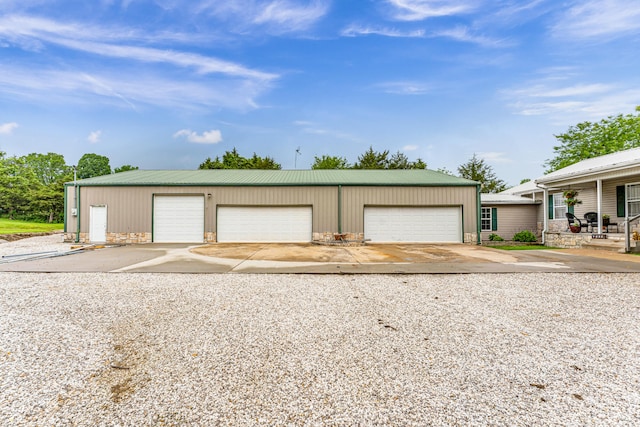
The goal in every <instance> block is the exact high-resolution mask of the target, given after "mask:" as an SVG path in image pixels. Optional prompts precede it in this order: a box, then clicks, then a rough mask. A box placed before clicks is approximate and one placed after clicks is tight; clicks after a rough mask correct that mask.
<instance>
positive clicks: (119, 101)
mask: <svg viewBox="0 0 640 427" xmlns="http://www.w3.org/2000/svg"><path fill="white" fill-rule="evenodd" d="M132 74H136V75H137V76H138V78H137V79H135V80H132V79H131V78H130V77H129V76H130V75H132ZM268 87H269V86H268V85H265V84H264V83H263V82H253V81H250V80H238V79H231V80H230V79H218V80H214V81H212V80H211V79H196V78H191V79H189V80H181V79H171V78H167V77H164V76H159V75H157V74H156V73H144V72H140V71H133V70H128V69H121V70H118V71H115V72H113V73H111V72H108V71H97V72H78V71H68V70H64V71H62V70H52V69H39V70H35V69H32V68H23V67H8V66H3V65H2V64H0V90H1V91H2V92H3V93H4V95H5V97H9V96H11V97H14V98H19V99H29V100H32V101H37V102H74V101H75V102H78V103H83V104H86V103H103V104H104V103H107V104H115V105H119V106H122V107H126V108H131V109H134V110H135V109H136V108H137V107H136V105H137V104H147V105H154V106H161V107H172V108H178V109H189V108H200V107H205V108H211V107H224V108H232V109H238V110H247V109H254V108H257V107H258V105H257V103H256V101H255V98H256V97H258V96H260V95H261V94H262V93H263V92H264V91H265V90H267V89H268ZM43 93H46V94H47V96H46V98H43V96H42V94H43Z"/></svg>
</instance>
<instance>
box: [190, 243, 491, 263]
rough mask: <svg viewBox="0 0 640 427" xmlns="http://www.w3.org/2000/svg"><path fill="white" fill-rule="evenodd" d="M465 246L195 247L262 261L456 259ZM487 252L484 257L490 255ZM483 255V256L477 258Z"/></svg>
mask: <svg viewBox="0 0 640 427" xmlns="http://www.w3.org/2000/svg"><path fill="white" fill-rule="evenodd" d="M461 246H465V247H466V245H450V246H449V245H424V244H404V245H402V244H386V245H375V244H368V245H366V246H338V245H335V246H323V245H312V244H308V243H299V244H285V243H272V244H266V243H262V244H260V243H240V244H233V243H214V244H209V245H205V246H200V247H197V248H194V249H192V252H194V253H197V254H199V255H204V256H210V257H216V258H231V259H251V260H263V261H295V262H328V263H403V262H406V263H428V262H456V261H462V260H463V259H465V258H466V257H468V256H469V254H468V253H466V252H465V251H463V250H461V248H460V247H461ZM488 257H489V255H486V256H485V258H488ZM478 258H482V257H478Z"/></svg>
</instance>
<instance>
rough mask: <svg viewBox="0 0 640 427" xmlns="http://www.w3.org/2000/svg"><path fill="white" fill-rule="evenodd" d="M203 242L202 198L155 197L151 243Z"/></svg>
mask: <svg viewBox="0 0 640 427" xmlns="http://www.w3.org/2000/svg"><path fill="white" fill-rule="evenodd" d="M203 240H204V196H155V197H154V203H153V241H154V242H161V243H176V242H180V243H192V242H193V243H196V242H197V243H201V242H202V241H203Z"/></svg>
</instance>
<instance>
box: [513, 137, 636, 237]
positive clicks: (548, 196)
mask: <svg viewBox="0 0 640 427" xmlns="http://www.w3.org/2000/svg"><path fill="white" fill-rule="evenodd" d="M569 190H571V191H573V192H574V193H576V196H575V198H577V199H578V200H579V201H580V203H578V204H576V205H574V206H568V205H567V203H566V198H565V196H564V194H565V192H566V191H569ZM504 193H505V194H511V195H516V196H521V197H525V198H529V199H531V200H535V201H538V202H540V205H539V210H538V215H537V219H538V221H537V228H538V230H539V232H540V234H541V238H542V241H543V242H544V243H545V244H547V245H553V246H561V247H562V246H581V245H582V244H584V243H589V242H590V241H591V240H592V239H593V238H603V237H604V238H606V237H608V235H611V234H612V233H614V234H618V235H619V236H622V235H623V234H622V233H625V230H626V222H625V220H626V219H627V218H632V217H634V216H637V215H638V214H640V148H633V149H630V150H625V151H619V152H617V153H612V154H607V155H604V156H600V157H594V158H591V159H587V160H583V161H581V162H578V163H575V164H573V165H571V166H567V167H565V168H562V169H559V170H557V171H554V172H551V173H549V174H547V175H544V176H542V177H540V178H537V179H535V180H534V181H530V182H527V183H525V184H523V185H519V186H517V187H513V188H510V189H508V190H506V191H505V192H504ZM567 212H569V213H572V214H574V215H575V216H576V217H577V218H578V219H580V220H582V221H585V220H584V218H585V214H586V213H588V212H595V213H596V215H594V216H595V221H594V222H593V223H591V224H590V225H589V226H587V227H584V228H583V229H582V230H581V231H582V232H581V233H577V234H576V235H574V236H571V235H568V236H567V233H568V232H569V230H568V228H569V227H568V226H569V221H568V220H567V217H566V214H567ZM605 215H606V216H605ZM606 220H608V221H606ZM607 222H608V224H607ZM629 228H630V230H629V231H630V232H631V233H632V232H633V231H636V230H638V229H640V226H639V225H638V220H637V219H636V220H634V221H631V222H630V225H629Z"/></svg>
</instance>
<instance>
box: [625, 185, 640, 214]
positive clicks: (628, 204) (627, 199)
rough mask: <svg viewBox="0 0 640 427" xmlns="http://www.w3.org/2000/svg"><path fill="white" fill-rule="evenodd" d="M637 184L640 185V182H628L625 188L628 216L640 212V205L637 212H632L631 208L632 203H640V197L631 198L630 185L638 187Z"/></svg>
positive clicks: (626, 212)
mask: <svg viewBox="0 0 640 427" xmlns="http://www.w3.org/2000/svg"><path fill="white" fill-rule="evenodd" d="M636 186H638V187H640V182H632V183H630V184H627V185H626V188H625V194H624V198H625V201H624V210H625V214H626V216H628V217H631V216H634V215H637V214H640V207H638V210H637V212H631V210H630V209H629V207H630V205H631V203H639V204H640V198H637V199H630V198H629V187H636Z"/></svg>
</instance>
